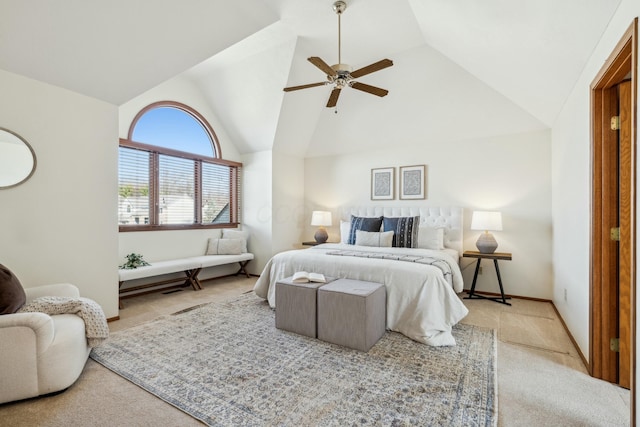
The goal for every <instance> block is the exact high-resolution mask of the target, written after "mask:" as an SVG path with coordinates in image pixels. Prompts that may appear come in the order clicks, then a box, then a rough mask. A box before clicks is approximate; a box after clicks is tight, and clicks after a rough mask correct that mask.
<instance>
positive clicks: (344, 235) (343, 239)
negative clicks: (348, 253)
mask: <svg viewBox="0 0 640 427" xmlns="http://www.w3.org/2000/svg"><path fill="white" fill-rule="evenodd" d="M350 231H351V221H340V243H344V244H347V243H349V232H350Z"/></svg>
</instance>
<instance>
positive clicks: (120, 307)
mask: <svg viewBox="0 0 640 427" xmlns="http://www.w3.org/2000/svg"><path fill="white" fill-rule="evenodd" d="M123 283H124V280H121V281H119V282H118V294H121V293H122V284H123ZM123 308H124V307H123V306H122V298H120V296H118V309H119V310H121V309H123Z"/></svg>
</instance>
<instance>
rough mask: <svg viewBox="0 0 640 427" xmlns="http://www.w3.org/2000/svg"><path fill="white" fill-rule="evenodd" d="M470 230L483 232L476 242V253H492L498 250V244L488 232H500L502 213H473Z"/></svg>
mask: <svg viewBox="0 0 640 427" xmlns="http://www.w3.org/2000/svg"><path fill="white" fill-rule="evenodd" d="M471 229H472V230H482V231H484V233H482V234H480V237H478V241H476V247H477V248H478V251H480V253H482V254H492V253H494V252H495V251H496V249H497V248H498V242H496V239H495V237H493V234H491V233H489V231H502V213H500V212H488V211H473V216H472V217H471Z"/></svg>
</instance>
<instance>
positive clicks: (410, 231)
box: [382, 216, 420, 248]
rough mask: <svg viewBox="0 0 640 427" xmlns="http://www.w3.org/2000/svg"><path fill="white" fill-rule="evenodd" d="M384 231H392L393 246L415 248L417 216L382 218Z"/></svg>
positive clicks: (418, 219) (416, 244) (418, 222)
mask: <svg viewBox="0 0 640 427" xmlns="http://www.w3.org/2000/svg"><path fill="white" fill-rule="evenodd" d="M382 224H383V225H382V228H383V229H384V231H393V232H394V235H393V247H394V248H417V247H418V227H419V224H420V217H419V216H405V217H387V216H385V217H384V218H383V219H382Z"/></svg>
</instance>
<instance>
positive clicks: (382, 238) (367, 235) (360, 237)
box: [356, 230, 393, 248]
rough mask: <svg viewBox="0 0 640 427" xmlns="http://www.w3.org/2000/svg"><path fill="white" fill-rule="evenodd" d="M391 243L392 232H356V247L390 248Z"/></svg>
mask: <svg viewBox="0 0 640 427" xmlns="http://www.w3.org/2000/svg"><path fill="white" fill-rule="evenodd" d="M392 242H393V231H384V232H375V231H362V230H356V245H359V246H375V247H378V248H390V247H391V244H392Z"/></svg>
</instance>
